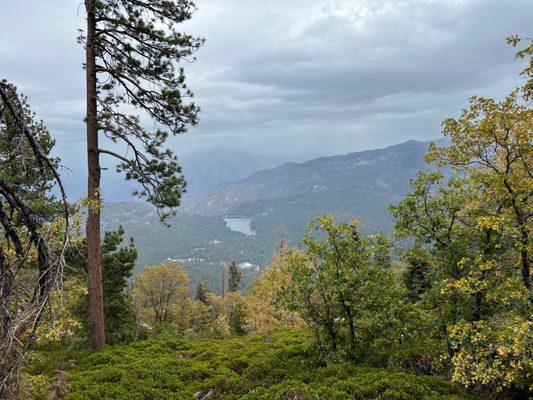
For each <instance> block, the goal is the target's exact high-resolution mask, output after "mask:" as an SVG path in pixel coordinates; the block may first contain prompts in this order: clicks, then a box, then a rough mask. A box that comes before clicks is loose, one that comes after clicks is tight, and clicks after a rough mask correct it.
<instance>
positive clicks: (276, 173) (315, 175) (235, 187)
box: [185, 140, 428, 223]
mask: <svg viewBox="0 0 533 400" xmlns="http://www.w3.org/2000/svg"><path fill="white" fill-rule="evenodd" d="M427 148H428V142H420V141H416V140H410V141H408V142H405V143H401V144H398V145H393V146H389V147H386V148H383V149H376V150H366V151H361V152H354V153H348V154H346V155H340V156H333V157H320V158H317V159H314V160H310V161H307V162H304V163H285V164H283V165H281V166H279V167H276V168H272V169H267V170H262V171H259V172H256V173H255V174H252V175H251V176H249V177H246V178H244V179H242V180H240V181H237V182H233V183H229V184H224V185H221V186H220V187H219V188H217V189H215V190H213V191H210V192H209V193H207V194H205V195H203V196H201V197H200V198H198V199H197V200H196V201H194V202H192V203H191V204H189V205H187V206H186V207H185V210H186V211H188V212H194V213H199V214H204V215H225V214H237V215H247V216H260V215H263V216H264V215H269V214H276V213H278V214H279V213H281V214H286V213H290V212H297V213H302V212H305V211H308V212H310V213H313V214H315V215H317V214H320V213H324V212H333V213H341V214H350V215H355V216H358V217H359V218H361V219H362V220H370V219H372V218H375V219H376V221H375V222H378V223H382V222H384V218H386V214H387V210H386V207H387V205H388V204H390V203H394V202H397V201H399V200H400V199H401V198H402V197H403V196H404V195H405V193H406V191H407V189H408V187H409V181H410V180H411V179H412V178H413V177H414V176H415V175H416V173H417V172H418V171H419V170H421V169H425V168H427V165H426V164H425V163H424V160H423V156H424V154H425V153H426V151H427Z"/></svg>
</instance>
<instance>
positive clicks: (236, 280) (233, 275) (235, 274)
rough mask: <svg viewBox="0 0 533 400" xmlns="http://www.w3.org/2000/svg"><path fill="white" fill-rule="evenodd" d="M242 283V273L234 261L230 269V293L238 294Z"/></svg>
mask: <svg viewBox="0 0 533 400" xmlns="http://www.w3.org/2000/svg"><path fill="white" fill-rule="evenodd" d="M241 281H242V272H241V271H240V270H239V268H238V267H237V263H236V262H235V261H232V262H231V265H230V267H229V281H228V291H229V292H237V291H238V290H239V287H240V285H241Z"/></svg>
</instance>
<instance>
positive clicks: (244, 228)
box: [224, 217, 253, 235]
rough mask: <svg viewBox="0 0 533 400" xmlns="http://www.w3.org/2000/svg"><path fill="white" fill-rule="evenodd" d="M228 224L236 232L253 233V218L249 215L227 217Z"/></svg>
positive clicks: (225, 219)
mask: <svg viewBox="0 0 533 400" xmlns="http://www.w3.org/2000/svg"><path fill="white" fill-rule="evenodd" d="M224 221H225V222H226V226H227V227H228V228H230V229H231V230H232V231H234V232H241V233H244V234H245V235H252V234H253V231H252V219H251V218H247V217H226V218H224Z"/></svg>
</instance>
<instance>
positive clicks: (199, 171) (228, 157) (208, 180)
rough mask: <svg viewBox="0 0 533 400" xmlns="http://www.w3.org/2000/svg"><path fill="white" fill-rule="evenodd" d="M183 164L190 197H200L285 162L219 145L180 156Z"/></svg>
mask: <svg viewBox="0 0 533 400" xmlns="http://www.w3.org/2000/svg"><path fill="white" fill-rule="evenodd" d="M179 162H180V164H181V166H182V167H183V173H184V174H185V177H186V179H187V182H188V192H189V196H187V197H196V196H197V195H198V194H199V193H204V192H205V191H207V190H210V189H213V188H216V187H217V186H219V185H220V184H222V183H228V182H234V181H238V180H241V179H243V178H245V177H247V176H250V175H252V174H253V173H255V172H258V171H260V170H264V169H268V168H273V167H276V166H278V165H280V164H282V162H283V161H282V160H281V159H278V158H275V157H269V156H265V155H262V154H257V153H251V152H247V151H244V150H241V149H238V148H235V147H227V146H217V147H213V148H211V149H209V150H207V151H201V152H195V153H191V154H186V155H184V156H182V157H180V159H179ZM187 197H186V200H188V198H187Z"/></svg>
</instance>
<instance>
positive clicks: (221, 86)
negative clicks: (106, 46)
mask: <svg viewBox="0 0 533 400" xmlns="http://www.w3.org/2000/svg"><path fill="white" fill-rule="evenodd" d="M196 5H197V7H198V10H197V12H196V13H195V15H194V16H193V19H192V20H191V21H189V22H187V23H186V24H184V25H183V26H182V29H183V31H185V32H188V33H191V34H194V35H198V36H201V37H204V38H205V39H206V43H205V45H204V46H203V47H202V48H201V49H200V51H198V53H197V54H196V58H197V60H196V62H194V63H192V64H186V65H184V67H185V71H186V75H187V79H188V84H189V87H190V88H191V89H192V90H193V91H194V92H195V95H196V102H197V104H199V105H200V106H201V108H202V112H201V114H200V124H199V125H198V126H197V127H194V128H192V129H190V131H189V132H188V133H187V134H186V135H183V136H179V137H176V138H172V139H171V141H170V143H169V145H170V147H171V148H172V149H173V150H175V151H176V153H177V154H178V155H179V154H184V153H189V152H192V151H198V150H202V149H207V148H209V147H212V146H218V145H226V146H234V147H239V148H241V149H245V150H250V151H254V152H259V153H263V154H267V155H271V156H276V157H279V158H283V159H285V160H287V161H288V160H296V161H301V160H306V159H311V158H314V157H318V156H323V155H334V154H345V153H348V152H353V151H359V150H365V149H370V148H379V147H385V146H388V145H392V144H396V143H400V142H403V141H406V140H408V139H418V140H428V139H435V138H438V137H439V136H440V130H441V128H440V124H441V121H442V120H443V119H445V118H447V117H451V116H457V115H458V114H459V112H460V109H461V108H462V107H464V106H465V105H466V104H467V100H468V98H469V97H470V96H472V95H482V96H490V97H496V98H502V97H503V96H505V94H506V93H508V92H509V91H510V90H511V89H512V88H514V87H515V86H517V85H518V84H519V83H520V80H519V78H518V77H517V75H518V72H519V71H520V70H521V64H520V63H519V62H517V61H515V60H514V53H515V49H513V48H511V47H510V46H508V45H506V44H505V37H506V36H508V35H510V34H515V33H517V34H519V35H522V36H533V32H532V25H531V17H532V16H533V1H531V0H505V1H502V0H484V1H481V0H433V1H431V0H416V1H415V0H349V1H346V0H328V1H321V0H290V1H289V0H197V2H196ZM83 25H84V7H83V2H82V0H77V1H72V0H47V1H43V0H24V1H19V0H0V78H5V79H8V80H9V81H11V82H13V83H15V84H16V85H17V86H18V87H19V88H20V89H21V91H23V92H24V93H25V94H26V95H27V96H28V97H29V100H30V103H31V106H32V108H33V109H34V110H35V111H36V112H37V115H38V117H39V118H42V119H43V120H44V121H45V123H46V124H47V126H48V127H49V129H50V130H51V132H52V134H53V135H54V137H55V138H56V141H57V145H56V151H57V153H58V154H59V155H60V156H61V157H62V159H63V162H64V163H65V164H66V165H67V166H68V167H70V168H72V169H74V170H76V169H79V168H82V166H83V165H84V164H85V150H84V139H85V131H84V123H83V116H84V106H85V102H84V91H85V88H84V83H85V81H84V71H83V70H82V68H81V64H82V62H83V58H84V55H83V49H82V47H81V46H80V45H79V44H77V42H76V37H77V35H78V29H79V28H82V27H83Z"/></svg>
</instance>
